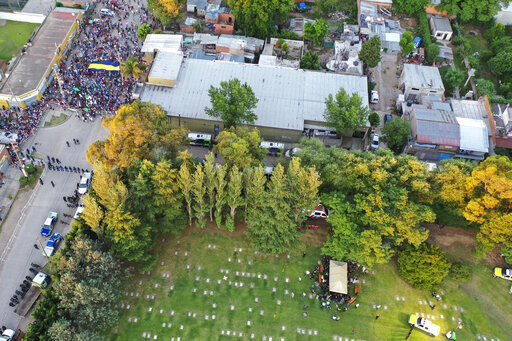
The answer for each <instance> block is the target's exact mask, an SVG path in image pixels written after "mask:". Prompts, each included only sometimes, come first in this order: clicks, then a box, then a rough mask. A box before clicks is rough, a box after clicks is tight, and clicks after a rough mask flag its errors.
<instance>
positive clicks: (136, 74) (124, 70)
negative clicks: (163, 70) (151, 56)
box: [120, 32, 147, 79]
mask: <svg viewBox="0 0 512 341" xmlns="http://www.w3.org/2000/svg"><path fill="white" fill-rule="evenodd" d="M137 34H138V32H137ZM146 67H147V66H146V64H144V63H141V62H140V61H139V58H137V57H136V56H130V57H128V59H126V60H125V61H122V62H121V65H120V70H121V75H122V76H123V77H133V78H134V79H139V78H140V77H141V76H142V75H143V74H144V71H145V70H146Z"/></svg>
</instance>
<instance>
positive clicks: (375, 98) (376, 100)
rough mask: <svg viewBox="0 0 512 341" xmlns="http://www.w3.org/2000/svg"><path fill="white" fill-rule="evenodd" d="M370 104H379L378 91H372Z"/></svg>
mask: <svg viewBox="0 0 512 341" xmlns="http://www.w3.org/2000/svg"><path fill="white" fill-rule="evenodd" d="M370 103H373V104H377V103H379V93H378V92H377V90H372V91H371V92H370Z"/></svg>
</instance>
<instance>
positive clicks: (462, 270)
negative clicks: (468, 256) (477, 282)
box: [450, 264, 471, 282]
mask: <svg viewBox="0 0 512 341" xmlns="http://www.w3.org/2000/svg"><path fill="white" fill-rule="evenodd" d="M450 276H451V277H453V278H454V279H455V280H456V281H457V282H469V281H471V271H470V270H469V266H467V265H466V264H453V265H452V269H451V270H450Z"/></svg>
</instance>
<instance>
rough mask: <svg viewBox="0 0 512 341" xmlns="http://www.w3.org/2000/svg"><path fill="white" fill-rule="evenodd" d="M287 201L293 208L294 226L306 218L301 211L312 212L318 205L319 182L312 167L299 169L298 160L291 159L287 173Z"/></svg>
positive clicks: (296, 158)
mask: <svg viewBox="0 0 512 341" xmlns="http://www.w3.org/2000/svg"><path fill="white" fill-rule="evenodd" d="M286 180H287V187H288V200H289V202H290V206H291V207H292V208H293V216H294V220H295V224H297V225H301V224H302V223H303V222H304V220H306V217H305V215H304V213H302V210H303V209H305V210H312V209H314V208H315V206H316V205H317V204H318V188H319V187H320V184H321V181H320V179H319V175H318V173H317V172H316V170H315V168H314V167H309V168H305V167H301V165H300V159H299V158H298V157H292V159H291V160H290V163H289V165H288V171H287V176H286Z"/></svg>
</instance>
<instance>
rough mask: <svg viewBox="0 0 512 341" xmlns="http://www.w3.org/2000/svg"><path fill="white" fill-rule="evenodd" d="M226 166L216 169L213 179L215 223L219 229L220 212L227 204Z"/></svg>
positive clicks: (220, 221)
mask: <svg viewBox="0 0 512 341" xmlns="http://www.w3.org/2000/svg"><path fill="white" fill-rule="evenodd" d="M226 172H227V166H225V165H221V166H220V167H219V168H217V172H216V176H215V179H214V184H215V222H216V223H217V227H219V228H220V227H221V223H222V211H223V209H224V206H225V205H226V203H227V189H226V186H227V179H226Z"/></svg>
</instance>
